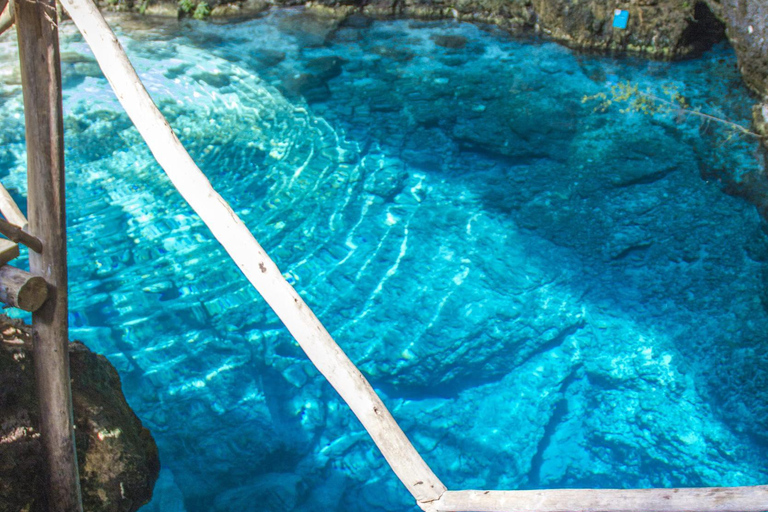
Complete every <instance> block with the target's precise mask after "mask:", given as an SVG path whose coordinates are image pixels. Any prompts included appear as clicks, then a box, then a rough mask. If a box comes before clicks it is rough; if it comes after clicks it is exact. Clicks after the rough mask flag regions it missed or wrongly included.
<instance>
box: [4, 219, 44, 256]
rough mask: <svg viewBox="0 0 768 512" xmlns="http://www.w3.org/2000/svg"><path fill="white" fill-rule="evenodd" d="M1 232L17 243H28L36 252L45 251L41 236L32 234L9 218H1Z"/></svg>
mask: <svg viewBox="0 0 768 512" xmlns="http://www.w3.org/2000/svg"><path fill="white" fill-rule="evenodd" d="M0 234H3V235H5V236H7V237H8V239H10V240H11V241H13V242H16V243H17V244H23V245H26V246H27V247H29V248H30V249H32V250H33V251H35V252H36V253H41V252H43V242H41V241H40V239H39V238H37V237H36V236H32V235H30V234H29V233H27V232H26V231H23V230H22V229H21V228H20V227H19V226H16V225H14V224H11V223H10V222H8V221H7V220H3V219H0Z"/></svg>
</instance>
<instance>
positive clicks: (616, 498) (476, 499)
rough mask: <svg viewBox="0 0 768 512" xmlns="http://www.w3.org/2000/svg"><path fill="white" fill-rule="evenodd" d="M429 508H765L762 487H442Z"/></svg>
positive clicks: (490, 511) (572, 511)
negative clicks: (484, 489) (485, 488)
mask: <svg viewBox="0 0 768 512" xmlns="http://www.w3.org/2000/svg"><path fill="white" fill-rule="evenodd" d="M427 510H429V511H430V512H766V511H768V486H765V485H760V486H754V487H700V488H678V489H547V490H538V491H446V492H445V493H444V494H443V495H442V496H441V497H440V499H439V500H437V501H435V502H433V503H432V504H431V507H430V508H428V509H427Z"/></svg>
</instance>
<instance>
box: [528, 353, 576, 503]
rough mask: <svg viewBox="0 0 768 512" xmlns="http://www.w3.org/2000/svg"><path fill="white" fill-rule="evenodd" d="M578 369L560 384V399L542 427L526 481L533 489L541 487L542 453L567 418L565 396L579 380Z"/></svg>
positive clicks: (566, 399) (567, 410)
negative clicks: (541, 433) (542, 431)
mask: <svg viewBox="0 0 768 512" xmlns="http://www.w3.org/2000/svg"><path fill="white" fill-rule="evenodd" d="M580 369H581V367H580V366H577V367H576V368H574V370H573V371H572V372H571V373H570V374H569V375H568V376H567V377H566V378H565V379H564V380H563V382H562V383H561V385H560V389H559V390H558V393H560V395H561V397H560V399H559V400H558V401H557V403H555V405H554V407H553V408H552V415H551V416H550V417H549V421H547V424H546V425H544V434H543V435H542V436H541V439H539V444H538V447H537V449H536V453H535V454H534V455H533V458H532V459H531V470H530V473H529V477H528V478H529V480H528V481H529V486H530V487H531V488H533V489H538V488H540V487H541V467H542V465H543V464H544V453H545V452H546V451H547V448H549V446H550V445H551V444H552V438H553V437H554V435H555V432H556V431H557V428H558V426H560V425H561V424H562V423H563V422H564V421H565V419H566V418H567V417H568V413H569V408H568V397H567V396H566V395H567V393H568V388H569V387H570V386H571V385H572V384H573V383H574V382H576V381H577V380H578V379H579V378H580V374H581V372H580V371H579V370H580Z"/></svg>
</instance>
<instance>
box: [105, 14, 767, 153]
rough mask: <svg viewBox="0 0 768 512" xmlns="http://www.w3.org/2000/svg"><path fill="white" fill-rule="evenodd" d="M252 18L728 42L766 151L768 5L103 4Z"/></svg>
mask: <svg viewBox="0 0 768 512" xmlns="http://www.w3.org/2000/svg"><path fill="white" fill-rule="evenodd" d="M201 4H203V5H204V6H205V8H204V9H203V11H202V12H204V13H205V15H208V14H210V15H211V16H213V17H219V18H227V17H230V18H231V17H248V16H254V15H257V14H258V13H260V12H263V11H264V10H266V9H268V8H270V7H273V6H277V7H286V6H298V5H305V6H307V7H309V8H311V9H313V10H315V11H317V12H320V13H324V14H327V15H328V16H329V17H330V18H335V19H336V20H340V19H344V18H346V17H348V16H350V15H353V14H354V15H357V16H359V15H360V14H362V15H364V16H368V17H373V18H391V17H411V18H422V19H443V18H454V19H457V20H462V21H474V22H482V23H491V24H495V25H498V26H500V27H503V28H505V29H507V30H510V31H512V32H526V31H529V32H536V33H542V34H545V35H546V36H548V37H550V38H552V39H554V40H556V41H558V42H560V43H562V44H565V45H567V46H569V47H572V48H576V49H580V50H587V51H598V52H606V53H636V54H641V55H645V56H648V57H651V58H656V59H684V58H690V57H695V56H697V55H699V54H700V53H701V52H703V51H705V50H706V49H708V48H709V47H711V46H712V44H714V43H716V42H717V41H720V40H722V39H724V38H728V40H729V41H730V43H731V44H732V45H733V47H734V48H735V50H736V55H737V57H738V61H739V68H740V70H741V73H742V75H743V77H744V81H745V82H746V83H747V84H748V85H749V87H750V88H751V89H752V90H754V91H755V92H756V93H757V95H758V96H759V101H758V103H757V104H756V105H755V107H754V123H755V131H756V132H757V133H758V134H760V135H761V136H762V137H763V145H764V146H765V147H766V148H768V1H766V0H618V2H615V3H611V4H607V3H605V2H602V1H600V0H579V1H573V0H180V1H178V2H177V1H175V0H102V5H103V7H105V8H107V9H111V10H117V11H140V12H146V13H148V14H156V15H165V16H181V15H184V13H185V12H188V13H190V14H191V13H193V12H194V13H197V12H198V11H197V9H196V7H197V6H199V5H201ZM615 9H622V10H625V11H627V13H628V19H627V25H626V28H616V27H614V26H613V25H614V24H613V17H614V11H615Z"/></svg>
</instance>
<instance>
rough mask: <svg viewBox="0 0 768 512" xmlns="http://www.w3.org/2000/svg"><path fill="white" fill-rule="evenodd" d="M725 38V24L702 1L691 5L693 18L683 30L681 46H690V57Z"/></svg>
mask: <svg viewBox="0 0 768 512" xmlns="http://www.w3.org/2000/svg"><path fill="white" fill-rule="evenodd" d="M723 39H725V24H724V23H723V22H722V21H720V20H719V19H717V17H716V16H715V15H714V13H712V11H711V10H710V9H709V6H708V5H707V3H706V2H704V1H699V2H696V4H695V5H694V7H693V19H692V20H690V22H689V24H688V27H687V28H686V29H685V30H684V31H683V34H682V37H681V42H682V44H683V46H690V47H691V48H692V52H691V55H690V56H691V57H696V56H698V55H700V54H702V53H704V52H705V51H707V50H709V49H710V48H712V46H713V45H714V44H716V43H719V42H720V41H722V40H723Z"/></svg>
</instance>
